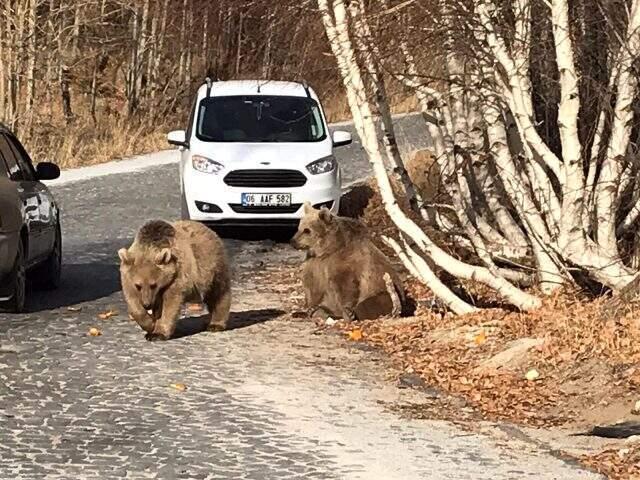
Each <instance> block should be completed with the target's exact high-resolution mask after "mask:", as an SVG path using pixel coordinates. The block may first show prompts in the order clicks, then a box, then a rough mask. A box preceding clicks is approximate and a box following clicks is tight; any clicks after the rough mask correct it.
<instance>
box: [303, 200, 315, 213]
mask: <svg viewBox="0 0 640 480" xmlns="http://www.w3.org/2000/svg"><path fill="white" fill-rule="evenodd" d="M302 206H303V208H304V214H305V215H310V214H312V213H313V212H314V211H315V208H313V206H312V205H311V203H310V202H304V204H303V205H302Z"/></svg>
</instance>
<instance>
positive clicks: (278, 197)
mask: <svg viewBox="0 0 640 480" xmlns="http://www.w3.org/2000/svg"><path fill="white" fill-rule="evenodd" d="M242 206H243V207H289V206H291V194H290V193H243V194H242Z"/></svg>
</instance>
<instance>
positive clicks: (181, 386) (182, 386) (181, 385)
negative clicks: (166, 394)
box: [169, 383, 187, 392]
mask: <svg viewBox="0 0 640 480" xmlns="http://www.w3.org/2000/svg"><path fill="white" fill-rule="evenodd" d="M169 386H170V387H171V388H174V389H176V390H178V391H180V392H184V391H185V390H186V389H187V386H186V385H185V384H184V383H172V384H171V385H169Z"/></svg>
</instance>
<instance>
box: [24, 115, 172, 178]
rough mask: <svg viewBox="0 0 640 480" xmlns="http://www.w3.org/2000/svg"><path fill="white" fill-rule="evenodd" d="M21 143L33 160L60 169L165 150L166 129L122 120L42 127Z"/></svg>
mask: <svg viewBox="0 0 640 480" xmlns="http://www.w3.org/2000/svg"><path fill="white" fill-rule="evenodd" d="M39 130H40V131H39V132H38V133H37V134H36V135H34V136H33V137H32V138H30V139H28V140H27V141H26V142H25V143H26V144H27V148H28V150H29V152H31V154H32V156H33V157H34V158H35V159H48V160H51V161H54V162H56V163H57V164H58V165H59V166H60V168H63V169H66V168H75V167H81V166H86V165H93V164H98V163H104V162H108V161H110V160H114V159H118V158H123V157H128V156H133V155H137V154H141V153H147V152H153V151H158V150H162V149H166V148H168V144H167V143H166V133H165V132H166V130H165V129H159V128H158V126H151V125H148V124H136V123H132V122H130V121H127V120H125V119H120V118H118V119H116V118H114V119H112V120H111V121H110V122H106V123H102V124H100V125H98V126H95V127H94V126H93V125H80V124H74V125H71V126H69V127H65V128H62V129H59V128H55V129H54V128H50V129H48V128H43V127H40V129H39Z"/></svg>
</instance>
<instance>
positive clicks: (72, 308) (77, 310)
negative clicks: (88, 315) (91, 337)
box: [67, 307, 82, 312]
mask: <svg viewBox="0 0 640 480" xmlns="http://www.w3.org/2000/svg"><path fill="white" fill-rule="evenodd" d="M67 310H69V311H70V312H79V311H81V310H82V307H67Z"/></svg>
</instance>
